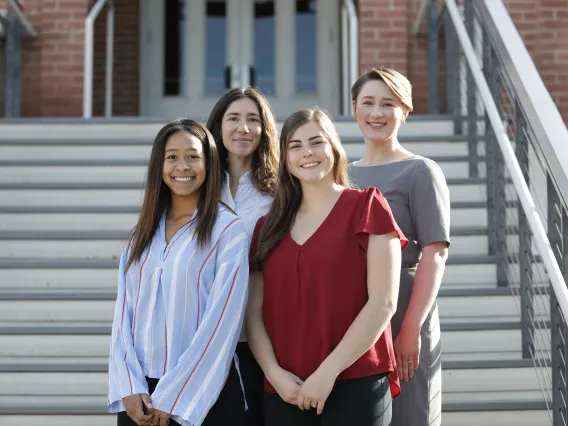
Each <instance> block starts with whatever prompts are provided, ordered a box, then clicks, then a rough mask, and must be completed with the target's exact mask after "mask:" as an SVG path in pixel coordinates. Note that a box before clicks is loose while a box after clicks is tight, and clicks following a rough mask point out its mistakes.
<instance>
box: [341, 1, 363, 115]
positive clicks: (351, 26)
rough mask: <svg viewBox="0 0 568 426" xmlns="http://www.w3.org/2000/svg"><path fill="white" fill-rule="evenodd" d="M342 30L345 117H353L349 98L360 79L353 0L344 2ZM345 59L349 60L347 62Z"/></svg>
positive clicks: (357, 22)
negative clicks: (351, 90)
mask: <svg viewBox="0 0 568 426" xmlns="http://www.w3.org/2000/svg"><path fill="white" fill-rule="evenodd" d="M343 10H345V12H346V16H345V15H344V14H343V13H342V17H341V18H342V19H341V30H342V50H343V52H344V54H345V56H346V58H344V61H343V68H342V72H343V93H344V96H345V99H344V100H343V115H353V108H352V107H351V97H350V96H349V93H350V88H351V85H352V84H353V83H355V80H357V78H358V77H359V20H358V19H357V10H356V9H355V5H354V4H353V0H344V1H343ZM345 59H347V60H346V61H345Z"/></svg>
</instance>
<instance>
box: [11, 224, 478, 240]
mask: <svg viewBox="0 0 568 426" xmlns="http://www.w3.org/2000/svg"><path fill="white" fill-rule="evenodd" d="M487 233H488V231H487V227H485V226H454V227H453V228H452V231H451V235H452V236H468V235H487ZM130 234H131V231H130V230H129V229H125V230H117V229H113V230H72V231H68V230H61V231H50V230H33V231H29V230H24V229H22V230H16V231H14V230H0V240H125V239H127V238H129V236H130Z"/></svg>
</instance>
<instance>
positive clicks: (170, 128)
mask: <svg viewBox="0 0 568 426" xmlns="http://www.w3.org/2000/svg"><path fill="white" fill-rule="evenodd" d="M178 132H185V133H189V134H190V135H192V136H195V137H196V138H197V139H199V141H200V142H201V143H202V145H203V153H204V156H205V170H206V175H205V180H204V182H203V184H202V185H201V191H200V194H199V200H198V201H197V215H196V217H195V218H194V219H193V220H194V221H195V222H196V224H197V225H196V226H195V230H194V235H197V245H198V246H199V247H203V245H204V244H206V243H207V242H208V241H209V240H210V239H211V233H212V231H213V226H214V225H215V221H216V220H217V213H218V203H219V200H220V199H221V169H220V166H219V154H218V152H217V145H216V144H215V139H213V136H212V135H211V133H210V132H209V130H207V129H206V128H205V126H204V125H203V124H201V123H198V122H197V121H194V120H190V119H188V118H178V119H177V120H174V121H172V122H171V123H168V124H166V125H165V126H164V127H162V129H161V130H160V131H159V132H158V134H157V136H156V139H155V140H154V145H153V146H152V153H151V154H150V162H149V164H148V173H147V176H146V190H145V193H144V202H143V203H142V209H141V211H140V217H139V219H138V223H137V224H136V226H135V227H134V230H133V232H132V235H131V237H130V241H129V246H130V247H131V250H130V255H129V257H128V261H127V263H126V269H127V270H128V268H130V266H132V264H134V263H135V262H138V261H140V258H141V257H142V254H143V253H144V250H146V248H147V247H148V245H149V244H150V243H151V242H152V238H153V237H154V234H155V233H156V230H157V229H158V225H159V223H160V218H161V217H162V214H163V213H164V212H165V211H166V210H167V208H168V207H169V206H170V203H171V199H172V193H171V190H170V188H169V187H168V186H167V185H166V184H165V183H164V181H163V179H162V171H163V167H164V157H165V150H166V142H167V141H168V139H169V138H170V136H172V135H174V134H175V133H178Z"/></svg>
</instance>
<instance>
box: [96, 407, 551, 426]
mask: <svg viewBox="0 0 568 426" xmlns="http://www.w3.org/2000/svg"><path fill="white" fill-rule="evenodd" d="M442 419H443V425H444V426H479V425H484V426H545V425H548V424H550V416H549V415H548V411H546V410H544V409H542V410H526V409H523V408H522V407H521V409H519V410H517V411H459V412H445V413H444V415H443V417H442ZM101 426H103V424H102V423H101Z"/></svg>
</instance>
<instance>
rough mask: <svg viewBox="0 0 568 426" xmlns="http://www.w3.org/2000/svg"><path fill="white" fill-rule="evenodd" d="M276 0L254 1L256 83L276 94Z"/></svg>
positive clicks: (267, 91)
mask: <svg viewBox="0 0 568 426" xmlns="http://www.w3.org/2000/svg"><path fill="white" fill-rule="evenodd" d="M274 49H275V47H274V1H255V2H254V68H255V73H256V75H255V79H254V80H255V81H254V84H255V85H256V86H257V87H258V88H259V89H260V91H262V92H263V93H264V94H265V95H274V87H275V82H274Z"/></svg>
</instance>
